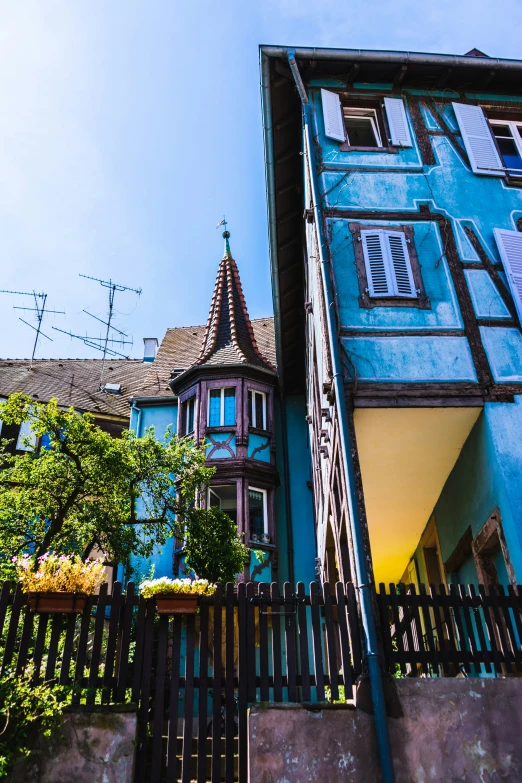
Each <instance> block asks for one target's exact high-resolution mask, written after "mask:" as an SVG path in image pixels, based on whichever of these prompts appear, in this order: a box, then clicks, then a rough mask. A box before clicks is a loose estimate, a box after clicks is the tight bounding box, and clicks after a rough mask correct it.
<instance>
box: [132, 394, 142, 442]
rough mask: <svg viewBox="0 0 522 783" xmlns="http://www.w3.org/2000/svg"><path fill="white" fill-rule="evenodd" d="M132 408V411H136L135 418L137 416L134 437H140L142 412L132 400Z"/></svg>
mask: <svg viewBox="0 0 522 783" xmlns="http://www.w3.org/2000/svg"><path fill="white" fill-rule="evenodd" d="M132 410H133V411H135V413H136V418H137V421H136V429H135V432H136V437H137V438H139V437H141V436H140V430H141V414H142V409H141V408H138V406H137V405H136V403H135V402H133V403H132Z"/></svg>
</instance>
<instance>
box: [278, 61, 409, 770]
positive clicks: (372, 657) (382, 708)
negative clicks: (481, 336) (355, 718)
mask: <svg viewBox="0 0 522 783" xmlns="http://www.w3.org/2000/svg"><path fill="white" fill-rule="evenodd" d="M286 56H287V58H288V63H289V65H290V68H291V70H292V74H293V76H294V80H295V83H296V87H297V90H298V92H299V96H300V98H301V103H302V107H303V121H304V134H305V139H306V147H307V150H306V151H305V154H306V153H307V154H308V160H309V166H310V178H311V190H312V193H311V195H312V202H313V210H314V219H315V224H316V226H317V231H318V235H319V257H320V262H321V277H322V283H323V288H324V292H325V295H326V303H327V306H326V321H327V327H328V340H329V343H330V350H331V354H332V369H333V379H332V383H333V385H334V390H335V399H336V401H337V415H338V420H339V429H340V434H341V437H340V443H341V450H342V456H343V464H344V471H345V480H346V486H347V488H348V498H347V500H348V511H349V516H350V520H351V530H352V543H353V548H354V556H355V567H356V579H357V584H356V588H357V589H358V590H359V597H360V607H361V619H362V624H363V629H364V634H363V636H364V639H363V644H364V650H365V652H364V656H365V658H366V661H367V665H368V674H369V679H370V686H371V694H372V702H373V711H374V720H375V732H376V735H377V746H378V749H379V759H380V764H381V770H382V779H383V783H394V782H395V774H394V770H393V758H392V750H391V744H390V735H389V731H388V720H387V716H386V705H385V700H384V689H383V682H382V671H381V664H380V655H379V651H378V644H377V631H376V623H375V617H374V614H373V601H372V589H373V585H372V582H371V581H370V574H369V573H368V566H367V563H366V558H365V553H364V539H363V530H362V522H361V518H360V516H359V506H358V499H357V494H356V490H355V470H354V464H353V457H352V452H351V448H350V442H351V437H350V427H349V420H348V414H347V411H346V403H345V401H344V378H343V375H344V374H343V365H342V361H341V353H340V350H341V349H340V344H339V339H338V332H337V324H336V322H335V301H334V299H335V297H334V291H333V287H332V282H331V279H330V259H329V253H328V244H327V240H326V236H325V233H324V224H323V214H322V207H321V200H320V189H319V182H318V176H317V163H316V159H315V148H314V139H313V129H312V112H311V107H310V104H309V102H308V96H307V94H306V90H305V87H304V84H303V82H302V79H301V75H300V73H299V68H298V66H297V62H296V59H295V57H296V52H295V51H294V50H293V49H288V50H286ZM268 84H270V82H268ZM273 217H274V219H275V214H274V215H273ZM274 260H275V261H276V260H277V257H276V259H274Z"/></svg>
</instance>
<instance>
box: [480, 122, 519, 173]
mask: <svg viewBox="0 0 522 783" xmlns="http://www.w3.org/2000/svg"><path fill="white" fill-rule="evenodd" d="M486 119H487V122H488V123H489V127H490V129H491V135H492V136H493V140H494V142H495V145H496V147H497V150H498V154H499V155H500V158H501V160H502V163H503V164H504V166H505V172H506V174H508V175H509V176H511V177H517V178H520V177H522V163H521V167H520V169H512V168H509V167H508V166H506V162H505V160H504V156H503V155H502V152H501V150H500V147H499V144H498V140H497V136H496V135H495V131H494V126H495V125H507V126H508V127H509V130H510V131H511V134H512V136H511V138H512V141H514V143H515V147H516V150H517V152H518V154H519V156H520V159H521V161H522V135H521V134H520V132H517V131H516V128H520V129H521V130H522V120H513V119H508V118H506V119H501V118H500V117H488V116H486ZM501 138H508V137H507V136H505V137H501Z"/></svg>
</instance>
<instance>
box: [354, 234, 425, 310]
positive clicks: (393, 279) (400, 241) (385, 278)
mask: <svg viewBox="0 0 522 783" xmlns="http://www.w3.org/2000/svg"><path fill="white" fill-rule="evenodd" d="M349 227H350V231H351V232H352V236H353V244H354V250H355V264H356V268H357V274H358V278H359V293H360V296H359V303H360V305H361V307H376V306H389V307H418V308H421V309H430V302H429V299H428V298H427V297H426V294H425V292H424V287H423V283H422V277H421V272H420V265H419V261H418V258H417V253H416V251H415V244H414V232H413V226H397V227H396V228H394V229H391V228H381V227H380V226H379V227H377V226H367V225H363V224H361V223H349Z"/></svg>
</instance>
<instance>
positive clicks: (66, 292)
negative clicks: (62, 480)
mask: <svg viewBox="0 0 522 783" xmlns="http://www.w3.org/2000/svg"><path fill="white" fill-rule="evenodd" d="M0 11H1V19H2V23H1V25H0V248H1V257H2V267H1V268H2V280H1V282H0V284H1V287H2V288H14V289H18V290H32V289H33V288H34V289H36V290H42V291H45V292H47V293H48V294H49V305H50V306H51V307H53V308H54V309H58V310H62V309H63V310H66V312H67V315H66V317H65V318H64V317H63V316H56V317H55V319H54V320H53V319H52V318H49V319H48V321H47V329H46V331H47V333H48V334H50V336H52V337H53V338H54V342H52V343H51V342H48V341H46V340H42V341H41V344H40V350H39V352H38V356H39V357H42V358H50V357H66V356H92V355H95V354H94V352H93V351H92V350H91V349H88V348H84V346H83V344H82V343H79V342H78V341H74V342H73V341H71V340H70V339H69V338H67V337H64V336H61V335H59V333H57V332H53V331H52V330H51V326H52V324H53V323H54V324H55V325H56V326H59V327H61V328H65V329H69V330H71V331H75V332H80V333H84V332H85V330H86V329H87V330H90V333H92V334H95V335H97V334H100V330H99V329H98V328H97V327H96V325H95V322H90V319H88V317H87V316H86V315H84V314H83V313H82V310H83V308H86V309H90V311H91V312H93V313H95V314H96V315H99V316H102V317H103V314H104V310H105V291H104V290H103V289H101V288H100V287H98V285H97V284H96V283H91V282H89V281H85V280H81V278H79V277H78V273H80V272H82V273H85V274H90V275H94V276H97V277H103V278H108V277H112V278H113V279H114V280H116V281H118V282H121V283H124V284H126V285H129V286H133V287H140V286H141V287H142V288H143V294H142V296H141V297H140V299H139V300H138V299H137V297H136V296H135V295H134V294H120V295H119V298H118V299H117V302H116V305H117V309H118V310H119V311H120V313H121V314H120V315H118V319H117V321H116V323H117V325H118V326H120V327H123V328H126V329H128V331H129V333H130V334H132V335H133V336H134V348H133V349H132V355H134V356H137V357H140V356H141V344H142V337H144V336H152V337H154V336H157V337H158V338H161V337H162V335H163V333H164V331H165V329H166V328H167V327H169V326H179V325H183V324H187V325H188V324H199V323H204V322H205V321H206V318H207V314H208V308H209V303H210V298H211V295H212V290H213V285H214V279H215V273H216V269H217V265H218V263H219V260H220V258H221V252H222V240H221V236H220V232H219V231H218V230H216V229H215V225H216V223H217V222H218V221H219V220H220V219H221V217H222V215H223V213H226V215H227V219H228V220H229V228H230V230H231V232H232V237H231V245H232V251H233V254H234V256H235V258H236V260H237V261H238V264H239V268H240V273H241V277H242V280H243V286H244V289H245V294H246V298H247V304H248V307H249V310H250V315H251V317H253V318H256V317H261V316H265V315H267V314H270V313H271V311H272V303H271V292H270V275H269V262H268V243H267V228H266V207H265V187H264V171H263V145H262V125H261V111H260V97H259V66H258V45H259V44H260V43H268V44H286V45H306V46H340V47H354V48H386V49H410V50H416V51H425V52H444V53H458V54H463V53H464V52H466V51H468V50H469V49H471V48H472V47H474V46H475V47H477V48H479V49H481V50H483V51H485V52H486V53H488V54H490V55H491V56H497V57H515V58H516V57H522V50H521V47H520V30H521V29H522V3H521V2H520V0H502V1H501V2H499V0H495V1H494V0H438V1H437V2H436V3H432V4H426V3H424V4H421V3H419V2H418V0H402V1H401V0H398V2H395V3H391V2H389V0H388V1H387V0H364V2H360V1H359V0H358V1H357V2H354V1H353V0H339V2H335V3H333V2H330V0H327V1H326V0H323V1H322V2H317V0H313V1H312V0H222V1H221V2H216V0H190V1H188V0H187V1H185V0H143V1H142V0H110V1H107V0H74V2H71V0H45V2H41V0H24V2H10V1H9V0H3V2H1V4H0ZM17 299H18V301H17ZM13 304H18V305H23V304H28V305H29V302H27V303H26V302H25V301H23V298H22V297H18V298H16V299H15V297H12V296H9V295H5V294H2V295H0V319H1V323H0V357H17V358H21V357H25V356H28V355H30V351H31V347H32V337H33V336H32V334H31V333H30V329H29V328H27V327H25V326H23V324H21V323H20V322H19V321H18V320H17V319H18V315H20V314H21V315H22V316H24V314H23V313H18V312H17V311H14V310H13V309H12V305H13Z"/></svg>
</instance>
